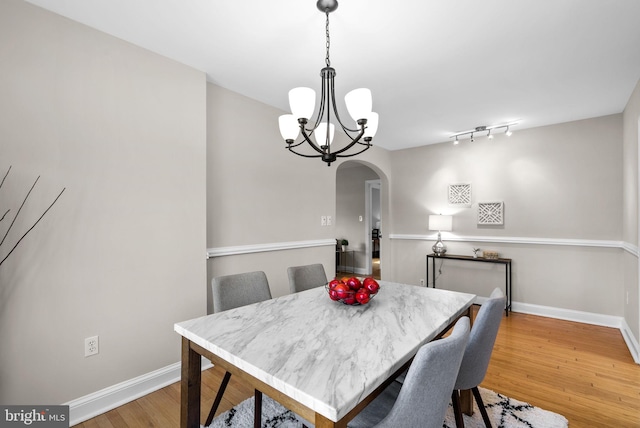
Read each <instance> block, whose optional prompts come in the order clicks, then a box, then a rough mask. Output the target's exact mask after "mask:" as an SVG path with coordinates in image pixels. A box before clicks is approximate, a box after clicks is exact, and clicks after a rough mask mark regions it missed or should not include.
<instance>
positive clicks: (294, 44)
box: [28, 0, 640, 150]
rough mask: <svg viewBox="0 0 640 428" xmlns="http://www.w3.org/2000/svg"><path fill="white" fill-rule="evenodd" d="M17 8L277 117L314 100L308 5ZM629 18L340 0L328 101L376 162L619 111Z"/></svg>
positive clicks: (637, 54) (613, 4) (522, 3)
mask: <svg viewBox="0 0 640 428" xmlns="http://www.w3.org/2000/svg"><path fill="white" fill-rule="evenodd" d="M28 1H29V2H30V3H33V4H36V5H39V6H41V7H43V8H46V9H49V10H51V11H53V12H56V13H58V14H61V15H64V16H66V17H69V18H71V19H73V20H75V21H79V22H81V23H84V24H86V25H88V26H91V27H94V28H96V29H98V30H101V31H104V32H106V33H109V34H112V35H114V36H116V37H119V38H121V39H124V40H127V41H129V42H131V43H133V44H135V45H138V46H142V47H144V48H146V49H149V50H151V51H153V52H157V53H159V54H161V55H164V56H166V57H169V58H173V59H175V60H176V61H179V62H182V63H184V64H187V65H190V66H192V67H194V68H196V69H198V70H202V71H204V72H206V74H207V77H208V79H209V81H211V82H213V83H215V84H217V85H220V86H223V87H225V88H228V89H230V90H233V91H235V92H239V93H241V94H244V95H246V96H248V97H251V98H253V99H256V100H259V101H262V102H264V103H266V104H269V105H272V106H275V107H278V108H281V109H282V110H287V111H288V110H289V108H288V100H287V93H288V91H289V89H291V88H293V87H295V86H309V87H311V88H314V89H315V90H316V91H317V92H319V91H320V76H319V72H320V69H321V68H322V67H324V57H325V28H324V26H325V22H324V21H325V16H324V14H323V13H321V12H319V11H318V9H317V8H316V5H315V3H316V0H275V1H265V0H236V1H232V0H228V1H219V0H28ZM639 19H640V1H639V0H430V1H427V0H395V1H393V2H392V1H381V0H340V5H339V7H338V10H337V11H336V12H334V13H332V14H331V15H330V21H331V24H330V30H331V65H332V66H333V67H334V68H335V69H336V72H337V75H336V94H337V95H338V98H340V99H342V98H343V97H344V94H346V93H347V92H348V91H350V90H351V89H355V88H358V87H368V88H370V89H371V91H372V93H373V104H374V111H377V112H378V113H379V114H380V128H379V130H378V134H377V135H376V138H375V139H374V144H376V145H379V146H382V147H384V148H387V149H389V150H396V149H402V148H407V147H415V146H421V145H425V144H433V143H439V142H446V141H451V140H450V138H449V137H450V136H451V135H452V134H453V133H454V132H457V131H463V130H468V129H472V128H475V127H476V126H481V125H493V124H499V123H504V122H507V121H512V120H516V119H519V120H520V125H519V126H518V127H516V128H515V129H514V131H516V132H517V130H518V129H524V128H530V127H537V126H543V125H549V124H554V123H561V122H567V121H572V120H578V119H585V118H590V117H597V116H603V115H608V114H614V113H620V112H621V111H623V109H624V107H625V105H626V103H627V101H628V99H629V96H630V95H631V92H632V91H633V88H634V87H635V85H636V83H637V82H638V80H639V79H640V21H639ZM239 114H240V113H239ZM343 115H344V116H348V115H347V113H346V111H345V112H344V113H343ZM247 119H248V120H249V121H250V120H251V118H247ZM274 126H275V125H274Z"/></svg>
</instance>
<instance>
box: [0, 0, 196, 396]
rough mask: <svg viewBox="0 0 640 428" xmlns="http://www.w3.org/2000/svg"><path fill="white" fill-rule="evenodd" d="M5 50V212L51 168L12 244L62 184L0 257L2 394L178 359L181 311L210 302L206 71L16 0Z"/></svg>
mask: <svg viewBox="0 0 640 428" xmlns="http://www.w3.org/2000/svg"><path fill="white" fill-rule="evenodd" d="M0 57H1V58H2V60H1V61H0V75H1V76H2V79H0V150H1V151H0V153H1V154H0V171H2V174H3V175H4V174H5V172H6V171H7V170H8V168H9V166H11V167H12V169H11V172H10V174H9V176H8V177H7V180H6V182H5V183H4V185H3V187H2V189H1V190H0V208H2V209H3V212H4V210H6V209H11V211H10V213H9V216H8V218H10V219H11V218H12V216H13V215H14V214H15V213H16V212H17V209H18V207H19V206H20V203H21V202H22V200H23V198H24V196H25V194H26V193H27V191H28V190H29V187H30V186H31V184H32V183H33V181H34V179H35V178H36V177H37V176H38V175H41V178H40V181H39V183H38V185H37V186H36V188H35V189H34V190H33V192H32V194H31V196H30V197H29V200H28V201H27V203H26V204H25V206H24V208H23V210H22V212H21V213H20V216H19V218H18V219H17V221H16V223H15V224H14V226H13V228H12V230H11V232H10V233H9V235H8V236H7V241H6V242H5V243H4V244H2V246H1V247H0V255H1V256H2V258H3V257H4V256H5V255H6V254H8V252H9V250H10V248H11V246H12V244H14V243H15V242H17V240H18V239H19V237H20V236H21V234H22V233H24V231H26V230H27V229H28V227H29V226H30V225H31V224H33V222H34V221H35V220H36V219H37V217H38V216H39V215H40V214H41V213H42V212H43V211H44V209H46V207H47V206H48V204H49V203H50V202H51V201H52V200H53V198H54V197H55V196H56V195H57V193H58V192H59V191H60V190H61V189H62V188H63V187H65V188H66V190H65V192H64V193H63V195H62V196H61V198H60V199H59V201H58V202H57V203H56V205H55V206H54V207H53V208H52V209H51V211H50V212H49V213H48V214H47V215H46V216H45V217H44V218H43V220H42V221H41V222H40V223H39V224H38V225H37V226H36V227H35V228H34V229H33V231H32V232H31V233H30V234H29V235H28V236H27V237H26V238H25V239H24V240H23V241H22V243H21V244H20V245H19V246H18V247H17V249H16V251H14V253H12V254H11V256H10V257H9V258H8V259H7V261H6V262H5V263H4V264H2V265H1V266H0V343H2V345H1V346H0V402H1V403H3V404H37V403H40V404H41V403H52V404H56V403H63V402H67V401H70V400H74V399H77V398H78V397H82V396H85V395H87V394H90V393H93V392H95V391H98V390H101V389H103V388H105V387H109V386H112V385H115V384H117V383H119V382H122V381H125V380H129V379H132V378H135V377H137V376H140V375H144V374H147V373H149V372H152V371H154V370H156V369H160V368H164V367H166V366H168V365H171V364H174V363H176V362H178V361H179V360H180V349H181V348H180V337H179V336H178V335H177V334H176V333H174V331H173V324H174V323H175V322H178V321H182V320H185V319H190V318H194V317H196V316H199V315H203V314H204V313H205V307H206V305H205V292H204V290H203V287H204V284H205V280H206V265H205V254H206V253H205V249H206V246H205V244H206V241H205V236H206V223H205V220H206V213H205V208H206V207H205V201H206V194H205V184H206V176H205V174H206V171H205V168H206V164H205V147H206V146H205V143H206V141H205V137H206V136H205V132H206V122H205V108H206V99H205V93H206V87H205V84H206V79H205V75H204V74H203V73H201V72H198V71H196V70H193V69H191V68H189V67H186V66H184V65H181V64H178V63H176V62H174V61H171V60H168V59H166V58H163V57H160V56H158V55H156V54H153V53H150V52H148V51H145V50H143V49H141V48H138V47H135V46H133V45H131V44H129V43H126V42H123V41H122V40H119V39H116V38H114V37H111V36H109V35H106V34H104V33H101V32H98V31H96V30H94V29H91V28H88V27H86V26H83V25H80V24H78V23H75V22H73V21H71V20H69V19H66V18H62V17H60V16H58V15H55V14H53V13H50V12H48V11H45V10H43V9H40V8H38V7H36V6H33V5H31V4H29V3H26V2H23V1H19V0H5V1H2V2H0ZM7 228H8V224H7V220H6V219H5V220H4V221H3V222H2V223H0V230H1V231H2V235H4V233H5V231H6V230H7ZM94 335H98V336H99V339H100V340H99V344H100V347H99V349H100V352H99V354H98V355H95V356H92V357H88V358H85V357H84V339H85V338H86V337H89V336H94Z"/></svg>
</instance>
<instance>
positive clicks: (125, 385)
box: [63, 358, 213, 426]
mask: <svg viewBox="0 0 640 428" xmlns="http://www.w3.org/2000/svg"><path fill="white" fill-rule="evenodd" d="M180 367H181V365H180V363H179V362H177V363H173V364H171V365H168V366H166V367H163V368H161V369H158V370H154V371H152V372H150V373H146V374H143V375H141V376H138V377H135V378H133V379H130V380H127V381H124V382H121V383H118V384H116V385H113V386H109V387H107V388H104V389H101V390H100V391H96V392H93V393H91V394H89V395H85V396H84V397H80V398H77V399H75V400H71V401H69V402H67V403H63V405H65V406H69V426H74V425H78V424H80V423H82V422H84V421H86V420H88V419H91V418H95V417H96V416H98V415H101V414H103V413H106V412H108V411H109V410H113V409H115V408H116V407H120V406H122V405H124V404H127V403H129V402H131V401H133V400H136V399H138V398H140V397H143V396H145V395H147V394H150V393H152V392H154V391H157V390H159V389H161V388H164V387H165V386H168V385H171V384H172V383H175V382H178V381H179V380H180ZM210 367H213V365H212V364H211V361H209V360H207V359H206V358H202V370H206V369H208V368H210Z"/></svg>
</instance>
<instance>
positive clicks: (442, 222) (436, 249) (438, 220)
mask: <svg viewBox="0 0 640 428" xmlns="http://www.w3.org/2000/svg"><path fill="white" fill-rule="evenodd" d="M452 225H453V216H450V215H441V214H440V215H430V216H429V230H437V231H438V240H437V241H436V243H435V244H433V247H431V249H432V250H433V254H435V255H436V256H443V255H444V254H445V253H446V252H447V247H446V246H445V245H444V242H442V238H441V237H440V232H442V231H445V232H451V230H452Z"/></svg>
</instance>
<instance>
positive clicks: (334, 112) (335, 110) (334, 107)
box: [329, 77, 360, 140]
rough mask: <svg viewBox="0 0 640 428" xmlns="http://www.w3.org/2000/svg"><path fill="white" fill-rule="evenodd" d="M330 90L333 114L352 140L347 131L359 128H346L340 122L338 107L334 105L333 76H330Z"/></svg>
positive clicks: (357, 130) (355, 130)
mask: <svg viewBox="0 0 640 428" xmlns="http://www.w3.org/2000/svg"><path fill="white" fill-rule="evenodd" d="M329 87H330V90H331V103H332V106H333V114H334V115H335V116H336V120H337V121H338V123H339V124H340V126H341V127H342V130H343V131H344V132H345V133H346V134H347V135H348V136H349V138H351V139H352V140H353V138H352V137H351V135H349V134H348V133H349V132H360V130H359V129H357V128H356V129H351V128H347V127H346V126H345V125H344V124H343V123H342V119H340V114H339V113H338V107H337V106H336V92H335V85H334V81H333V77H331V82H330V85H329Z"/></svg>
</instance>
